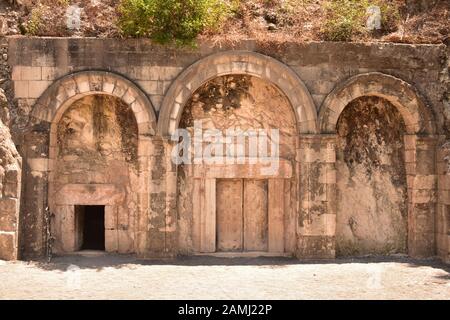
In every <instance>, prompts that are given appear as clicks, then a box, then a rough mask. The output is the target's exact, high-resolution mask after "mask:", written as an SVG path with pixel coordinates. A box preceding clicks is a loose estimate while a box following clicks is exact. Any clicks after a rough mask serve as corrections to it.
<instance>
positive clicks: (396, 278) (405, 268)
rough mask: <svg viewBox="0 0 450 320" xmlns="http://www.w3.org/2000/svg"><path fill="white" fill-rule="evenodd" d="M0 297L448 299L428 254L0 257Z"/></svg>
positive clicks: (448, 278) (442, 273)
mask: <svg viewBox="0 0 450 320" xmlns="http://www.w3.org/2000/svg"><path fill="white" fill-rule="evenodd" d="M0 298H1V299H450V266H448V265H444V264H442V263H440V262H438V261H435V260H412V259H409V258H402V257H397V258H389V259H388V258H376V257H374V258H358V259H338V260H334V261H309V262H299V261H297V260H294V259H290V258H253V259H250V258H234V259H229V258H215V257H182V258H179V259H177V260H175V261H142V260H137V259H135V258H134V257H132V256H119V255H104V256H94V257H84V256H66V257H57V258H55V259H54V260H53V261H52V263H50V264H46V263H41V262H23V261H17V262H4V261H0Z"/></svg>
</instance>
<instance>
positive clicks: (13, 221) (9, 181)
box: [0, 89, 21, 260]
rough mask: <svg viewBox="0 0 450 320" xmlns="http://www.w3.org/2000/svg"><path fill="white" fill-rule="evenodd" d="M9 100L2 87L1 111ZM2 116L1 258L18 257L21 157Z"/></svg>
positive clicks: (0, 163) (0, 165)
mask: <svg viewBox="0 0 450 320" xmlns="http://www.w3.org/2000/svg"><path fill="white" fill-rule="evenodd" d="M6 105H7V101H6V97H5V96H4V94H3V91H2V90H1V89H0V112H1V111H2V110H5V109H6ZM2 118H3V117H0V259H6V260H12V259H16V258H17V255H18V252H17V230H18V223H19V201H20V175H21V158H20V156H19V154H18V152H17V150H16V147H15V145H14V143H13V141H12V140H11V135H10V132H9V128H8V127H7V126H6V125H5V124H4V123H3V122H2Z"/></svg>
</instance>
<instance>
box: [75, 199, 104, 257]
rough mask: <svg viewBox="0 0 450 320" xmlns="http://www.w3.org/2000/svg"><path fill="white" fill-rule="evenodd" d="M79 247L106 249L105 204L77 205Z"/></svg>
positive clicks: (82, 248) (84, 248)
mask: <svg viewBox="0 0 450 320" xmlns="http://www.w3.org/2000/svg"><path fill="white" fill-rule="evenodd" d="M75 214H76V217H77V219H76V222H77V223H76V224H77V228H76V229H77V237H78V244H79V245H78V247H79V249H81V250H102V251H104V250H105V206H75Z"/></svg>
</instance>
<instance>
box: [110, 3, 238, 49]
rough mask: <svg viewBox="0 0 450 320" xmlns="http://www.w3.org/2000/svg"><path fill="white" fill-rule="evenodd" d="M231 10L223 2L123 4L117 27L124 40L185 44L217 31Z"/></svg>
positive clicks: (229, 5) (119, 8)
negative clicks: (211, 30)
mask: <svg viewBox="0 0 450 320" xmlns="http://www.w3.org/2000/svg"><path fill="white" fill-rule="evenodd" d="M231 10H232V6H231V4H230V2H228V1H224V0H121V2H120V4H119V7H118V11H119V14H120V17H119V21H118V24H119V28H120V30H121V32H122V33H123V34H124V35H125V36H132V37H150V38H152V39H153V40H155V41H157V42H160V43H167V42H172V41H174V42H177V43H181V44H186V43H191V42H192V41H193V40H194V39H195V38H196V37H197V35H198V34H199V33H201V32H202V31H204V30H208V29H215V28H218V27H219V26H220V25H221V23H222V22H223V21H224V19H225V18H226V17H227V16H228V15H229V14H230V12H231Z"/></svg>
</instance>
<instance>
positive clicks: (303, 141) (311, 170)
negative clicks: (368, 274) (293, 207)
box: [297, 135, 336, 259]
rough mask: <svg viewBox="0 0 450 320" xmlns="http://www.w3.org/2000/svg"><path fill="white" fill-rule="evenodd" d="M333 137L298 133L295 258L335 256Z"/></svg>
mask: <svg viewBox="0 0 450 320" xmlns="http://www.w3.org/2000/svg"><path fill="white" fill-rule="evenodd" d="M335 146H336V136H335V135H301V136H300V138H299V149H298V151H297V154H298V159H297V161H298V163H299V168H300V170H299V171H300V173H299V174H300V186H299V192H300V195H299V198H300V202H299V204H300V208H299V217H298V232H297V235H298V242H297V257H298V258H300V259H301V258H334V257H335V230H336V167H335V162H336V152H335Z"/></svg>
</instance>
